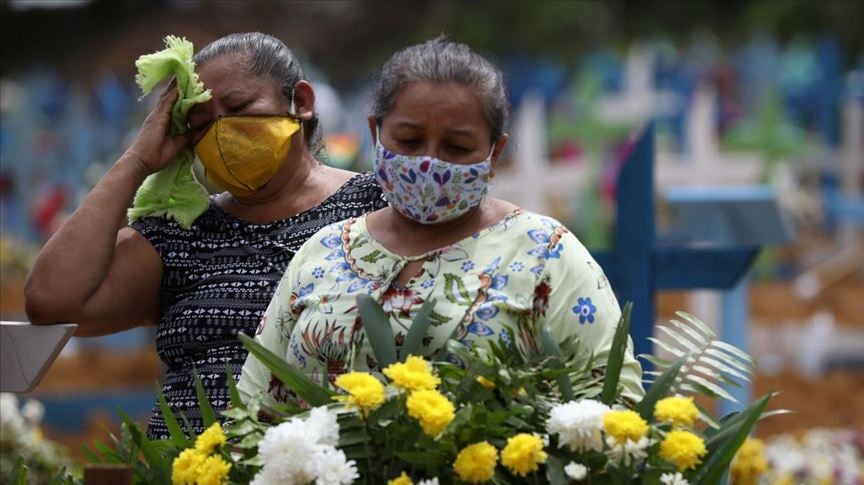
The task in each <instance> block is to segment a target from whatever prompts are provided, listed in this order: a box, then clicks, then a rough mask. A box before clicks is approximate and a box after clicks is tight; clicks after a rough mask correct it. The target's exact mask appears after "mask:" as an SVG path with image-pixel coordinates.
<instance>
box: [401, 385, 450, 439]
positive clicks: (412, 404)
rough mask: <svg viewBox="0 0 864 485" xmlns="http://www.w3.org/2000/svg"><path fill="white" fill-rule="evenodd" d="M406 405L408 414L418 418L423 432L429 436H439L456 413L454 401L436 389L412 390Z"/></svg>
mask: <svg viewBox="0 0 864 485" xmlns="http://www.w3.org/2000/svg"><path fill="white" fill-rule="evenodd" d="M405 405H406V407H407V408H408V415H409V416H411V417H412V418H414V419H416V420H418V421H419V422H420V426H421V427H422V428H423V432H424V433H426V434H427V435H429V436H438V433H440V432H441V431H443V430H444V428H446V427H447V425H448V424H450V421H453V417H454V416H455V413H456V408H455V406H453V403H452V402H450V400H448V399H447V398H446V397H445V396H444V395H443V394H441V393H440V392H438V391H436V390H434V389H428V390H424V391H415V392H412V393H411V395H410V396H408V401H407V402H406V403H405Z"/></svg>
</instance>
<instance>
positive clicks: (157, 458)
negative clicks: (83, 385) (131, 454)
mask: <svg viewBox="0 0 864 485" xmlns="http://www.w3.org/2000/svg"><path fill="white" fill-rule="evenodd" d="M117 412H118V413H119V414H120V418H121V419H122V420H123V422H124V423H125V424H126V426H127V427H128V429H129V432H130V433H131V436H132V442H133V443H135V444H136V445H137V446H138V448H141V453H143V454H144V459H145V460H146V461H147V464H148V465H149V468H150V470H151V472H152V473H153V474H154V475H155V477H156V478H157V480H156V481H157V482H159V483H168V482H169V481H170V480H171V477H170V476H169V475H170V473H169V470H171V463H169V462H168V460H167V459H166V458H165V457H163V456H162V455H161V454H160V453H159V451H158V450H157V449H156V447H155V446H154V445H153V442H152V441H150V439H149V438H147V436H146V435H145V434H144V433H142V432H141V430H140V429H139V428H138V425H137V424H135V422H134V421H132V419H131V418H129V416H128V415H127V414H126V413H125V412H123V410H122V409H119V408H118V409H117Z"/></svg>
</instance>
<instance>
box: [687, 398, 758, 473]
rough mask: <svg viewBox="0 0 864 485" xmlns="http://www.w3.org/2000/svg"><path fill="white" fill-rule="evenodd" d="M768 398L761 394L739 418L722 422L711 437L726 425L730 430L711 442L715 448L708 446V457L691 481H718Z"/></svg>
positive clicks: (721, 431) (723, 429)
mask: <svg viewBox="0 0 864 485" xmlns="http://www.w3.org/2000/svg"><path fill="white" fill-rule="evenodd" d="M770 399H771V394H767V395H765V396H762V397H761V398H760V399H758V400H757V401H756V402H754V403H753V404H751V405H750V406H749V407H748V408H747V409H745V410H744V411H743V412H742V413H741V414H740V415H739V416H740V419H736V418H739V416H735V418H733V419H732V420H730V421H732V423H731V424H730V422H728V421H727V422H725V423H723V427H722V428H721V429H720V430H719V431H718V432H717V434H715V435H714V436H712V439H713V438H716V437H717V436H718V435H720V434H721V433H723V432H724V431H725V430H726V429H727V427H728V428H731V432H730V433H729V434H728V435H726V436H725V437H724V438H723V439H722V440H719V441H717V440H715V441H714V442H712V448H713V445H714V444H715V443H716V446H717V448H716V449H713V450H711V448H709V453H708V458H707V459H706V460H705V462H704V463H702V465H701V466H700V467H699V469H698V470H697V473H696V478H695V480H694V481H693V483H698V484H702V483H704V484H714V483H719V481H720V478H721V476H722V475H723V473H724V472H725V471H726V468H727V467H728V466H729V463H731V462H732V459H733V458H734V457H735V453H737V452H738V449H739V448H741V445H742V444H743V443H744V440H745V439H747V436H748V435H749V434H750V431H751V430H752V429H753V426H754V425H755V424H756V421H758V420H759V416H760V415H761V414H762V411H763V410H764V409H765V406H767V405H768V401H769V400H770Z"/></svg>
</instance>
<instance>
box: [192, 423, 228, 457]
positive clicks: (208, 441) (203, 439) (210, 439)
mask: <svg viewBox="0 0 864 485" xmlns="http://www.w3.org/2000/svg"><path fill="white" fill-rule="evenodd" d="M224 444H225V433H223V432H222V425H220V424H219V423H218V422H216V423H213V424H211V425H210V427H209V428H207V429H206V430H204V432H203V433H201V434H200V435H198V438H197V439H195V449H196V450H198V451H200V452H201V453H203V454H205V455H209V454H210V453H213V450H214V449H216V447H217V446H222V445H224Z"/></svg>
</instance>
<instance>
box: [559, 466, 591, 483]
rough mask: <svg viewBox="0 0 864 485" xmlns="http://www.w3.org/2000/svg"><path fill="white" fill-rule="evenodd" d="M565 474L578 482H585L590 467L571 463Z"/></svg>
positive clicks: (565, 469)
mask: <svg viewBox="0 0 864 485" xmlns="http://www.w3.org/2000/svg"><path fill="white" fill-rule="evenodd" d="M564 473H566V474H567V476H568V477H570V478H572V479H573V480H576V481H577V482H578V481H579V480H585V477H587V476H588V467H586V466H585V465H583V464H581V463H576V462H572V461H571V462H570V463H568V464H567V466H565V467H564Z"/></svg>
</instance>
